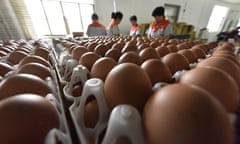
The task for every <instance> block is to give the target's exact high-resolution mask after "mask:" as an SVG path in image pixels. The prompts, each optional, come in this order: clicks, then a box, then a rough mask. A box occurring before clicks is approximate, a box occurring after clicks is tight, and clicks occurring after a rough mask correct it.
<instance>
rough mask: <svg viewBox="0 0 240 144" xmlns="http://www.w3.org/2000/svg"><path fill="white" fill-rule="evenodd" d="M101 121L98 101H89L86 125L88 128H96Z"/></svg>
mask: <svg viewBox="0 0 240 144" xmlns="http://www.w3.org/2000/svg"><path fill="white" fill-rule="evenodd" d="M98 119H99V110H98V104H97V100H96V99H92V100H89V101H88V102H87V103H86V104H85V108H84V123H85V126H86V127H87V128H94V127H95V125H96V124H97V122H98Z"/></svg>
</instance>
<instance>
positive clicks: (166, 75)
mask: <svg viewBox="0 0 240 144" xmlns="http://www.w3.org/2000/svg"><path fill="white" fill-rule="evenodd" d="M141 68H142V69H143V70H144V71H145V72H146V73H147V74H148V76H149V78H150V80H151V82H152V85H154V84H155V83H157V82H167V83H170V82H171V72H170V70H169V68H168V67H167V66H166V65H165V64H163V62H162V61H161V60H158V59H150V60H147V61H145V62H144V63H143V64H142V65H141Z"/></svg>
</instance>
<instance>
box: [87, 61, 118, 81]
mask: <svg viewBox="0 0 240 144" xmlns="http://www.w3.org/2000/svg"><path fill="white" fill-rule="evenodd" d="M116 65H117V62H116V61H115V60H113V59H112V58H108V57H104V58H100V59H98V60H97V61H96V62H95V63H94V65H93V66H92V70H91V77H92V78H100V79H101V80H103V81H105V79H106V77H107V75H108V73H109V72H110V71H111V70H112V69H113V68H114V67H115V66H116Z"/></svg>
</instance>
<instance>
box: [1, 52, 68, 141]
mask: <svg viewBox="0 0 240 144" xmlns="http://www.w3.org/2000/svg"><path fill="white" fill-rule="evenodd" d="M49 50H50V55H49V58H50V59H54V58H53V54H52V51H51V49H49ZM32 54H33V53H32V52H30V53H29V55H32ZM0 61H1V62H4V63H8V64H11V63H10V62H9V61H8V56H5V57H2V58H1V59H0ZM49 62H51V61H49ZM51 64H53V63H51ZM51 66H52V67H50V71H51V74H52V76H53V77H52V79H47V81H46V82H47V83H48V85H49V86H50V87H51V88H52V89H53V91H54V93H52V94H48V95H46V97H45V98H46V99H47V100H48V101H49V102H50V103H52V104H53V105H54V106H55V108H56V109H57V111H58V114H59V118H60V127H59V129H56V128H55V129H52V130H50V131H49V133H48V134H47V136H46V142H45V143H46V144H54V143H59V142H61V143H62V144H72V141H71V140H72V139H71V136H70V135H71V134H70V132H71V130H70V129H69V128H70V126H69V124H68V123H67V122H68V120H67V116H66V113H65V109H64V106H63V101H62V97H61V91H60V90H61V88H60V86H59V84H58V81H57V78H58V77H57V75H56V73H55V72H56V71H55V70H54V66H53V65H51ZM17 67H18V65H14V66H13V68H14V69H13V71H10V72H9V73H7V74H6V75H5V76H4V77H3V80H4V79H5V78H7V77H9V76H11V75H14V74H15V73H16V68H17Z"/></svg>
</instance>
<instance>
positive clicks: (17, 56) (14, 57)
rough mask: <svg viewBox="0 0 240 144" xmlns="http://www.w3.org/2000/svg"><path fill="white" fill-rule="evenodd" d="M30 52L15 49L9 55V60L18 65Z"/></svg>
mask: <svg viewBox="0 0 240 144" xmlns="http://www.w3.org/2000/svg"><path fill="white" fill-rule="evenodd" d="M27 55H28V54H27V53H25V52H22V51H15V52H12V53H11V54H10V55H9V56H8V61H9V62H10V63H11V64H13V65H16V64H18V63H19V62H20V61H21V60H22V59H23V58H25V57H26V56H27Z"/></svg>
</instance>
